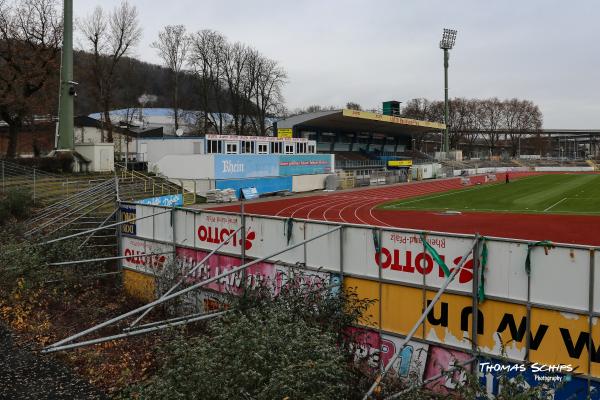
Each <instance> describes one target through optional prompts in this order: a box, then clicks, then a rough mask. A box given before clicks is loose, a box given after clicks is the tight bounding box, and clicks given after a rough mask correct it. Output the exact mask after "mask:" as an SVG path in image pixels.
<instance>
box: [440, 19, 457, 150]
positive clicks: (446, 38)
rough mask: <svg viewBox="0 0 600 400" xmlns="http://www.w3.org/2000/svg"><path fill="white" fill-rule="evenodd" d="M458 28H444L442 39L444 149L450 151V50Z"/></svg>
mask: <svg viewBox="0 0 600 400" xmlns="http://www.w3.org/2000/svg"><path fill="white" fill-rule="evenodd" d="M456 32H457V31H456V30H455V29H446V28H444V33H443V34H442V40H441V41H440V49H442V50H444V125H446V129H445V130H444V143H443V148H442V151H443V152H444V153H448V151H450V143H449V132H448V129H449V128H448V60H449V59H450V53H449V50H450V49H452V48H453V47H454V42H455V41H456Z"/></svg>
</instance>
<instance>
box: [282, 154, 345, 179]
mask: <svg viewBox="0 0 600 400" xmlns="http://www.w3.org/2000/svg"><path fill="white" fill-rule="evenodd" d="M333 170H334V166H333V164H332V163H331V155H330V154H296V155H282V156H279V173H280V174H281V175H282V176H289V175H313V174H327V173H330V172H331V171H333Z"/></svg>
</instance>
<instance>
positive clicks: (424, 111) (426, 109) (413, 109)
mask: <svg viewBox="0 0 600 400" xmlns="http://www.w3.org/2000/svg"><path fill="white" fill-rule="evenodd" d="M437 103H438V102H431V101H429V100H427V99H424V98H418V99H411V100H409V101H407V102H406V105H405V106H404V108H402V116H403V117H404V118H412V119H418V120H422V121H439V115H440V107H439V104H437ZM441 115H443V111H442V114H441ZM411 136H412V137H411V139H412V140H411V141H412V143H413V144H414V148H413V150H418V151H423V147H424V146H423V145H424V143H425V140H427V139H428V138H429V136H428V135H426V134H420V133H418V134H413V135H411Z"/></svg>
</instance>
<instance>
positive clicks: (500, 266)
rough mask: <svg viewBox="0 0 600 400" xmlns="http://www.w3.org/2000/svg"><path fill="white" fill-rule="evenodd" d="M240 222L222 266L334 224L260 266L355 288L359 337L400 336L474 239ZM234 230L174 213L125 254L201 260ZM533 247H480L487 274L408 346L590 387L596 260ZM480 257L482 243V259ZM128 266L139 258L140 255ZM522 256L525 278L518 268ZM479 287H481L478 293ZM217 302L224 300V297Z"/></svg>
mask: <svg viewBox="0 0 600 400" xmlns="http://www.w3.org/2000/svg"><path fill="white" fill-rule="evenodd" d="M123 207H127V208H128V210H130V211H129V212H130V213H131V208H132V207H135V214H136V215H137V217H138V218H139V217H140V216H145V215H152V214H156V213H157V211H159V210H158V209H162V207H160V206H148V205H140V204H137V205H132V204H123ZM245 221H246V225H245V227H246V229H245V232H246V236H245V241H244V240H242V237H241V234H239V233H238V234H236V235H234V237H233V239H232V240H231V241H230V242H229V243H228V244H226V245H224V246H223V248H222V249H221V251H220V256H219V257H234V258H235V257H242V255H243V257H247V258H250V259H257V258H261V257H265V256H267V255H269V254H271V253H272V252H273V251H275V250H277V249H282V248H285V247H287V246H289V245H292V244H294V243H299V242H301V241H302V240H303V239H305V238H308V237H314V236H316V235H318V234H319V233H323V232H326V231H328V230H330V229H331V228H332V227H333V226H339V225H341V226H342V229H341V230H339V231H337V232H333V233H331V234H329V235H327V236H325V237H322V238H320V239H318V240H315V241H314V242H311V243H309V244H305V245H302V246H300V247H297V248H294V249H292V250H289V251H287V252H285V253H283V254H280V255H279V256H277V260H272V261H271V260H267V261H266V262H267V263H271V264H275V265H277V267H275V269H277V268H284V267H290V266H294V265H297V264H300V265H301V266H302V267H303V268H306V269H307V270H309V271H313V272H319V273H323V274H329V276H337V275H340V276H341V278H342V279H343V282H344V286H345V287H356V288H357V291H358V293H359V295H360V296H362V297H366V298H370V299H376V300H379V301H378V302H377V304H375V305H373V306H372V307H371V309H370V310H368V311H367V313H366V314H367V315H371V317H370V318H369V319H368V320H365V321H364V326H365V327H369V328H371V329H375V330H376V331H377V332H378V333H379V334H380V335H390V336H393V337H399V338H401V337H402V336H403V335H406V333H407V332H408V330H409V329H410V328H411V327H412V326H413V325H414V323H415V322H416V321H417V320H418V318H419V317H420V315H421V312H422V310H423V309H425V308H426V307H427V305H428V304H429V303H428V302H429V301H430V300H431V299H432V297H433V295H434V294H435V292H436V290H437V289H438V288H439V287H441V285H442V284H443V283H444V281H445V274H446V272H445V268H447V269H449V270H450V271H452V269H453V268H454V267H456V265H457V263H458V262H459V260H460V257H461V256H462V254H463V253H464V252H465V250H466V249H468V248H469V246H470V245H471V243H472V242H473V238H474V236H473V235H462V234H449V233H439V232H435V233H427V234H426V235H424V236H423V235H421V232H418V231H414V230H408V229H395V228H386V229H383V228H379V227H370V226H363V225H352V224H337V223H330V222H324V221H310V220H288V219H285V218H278V217H270V216H257V215H247V216H246V217H245ZM241 224H242V218H241V216H240V215H239V214H237V213H226V212H214V211H200V210H193V209H175V210H173V211H172V215H170V214H169V213H165V214H159V215H156V216H155V217H153V218H147V219H143V220H138V221H136V222H135V230H134V231H135V232H136V233H135V235H136V237H133V238H132V237H130V236H125V237H124V238H123V245H122V248H123V249H127V248H128V244H131V243H132V242H131V241H138V243H137V246H138V248H141V249H143V251H145V252H146V254H148V253H151V252H158V250H160V249H161V247H160V246H166V247H167V248H171V249H172V248H173V246H175V247H176V248H177V254H178V255H181V254H184V255H185V254H200V255H201V254H205V252H207V251H210V250H212V249H215V248H216V247H217V246H219V244H221V243H222V242H223V241H224V239H225V238H226V237H228V236H229V235H230V234H231V233H232V232H234V231H235V230H237V229H238V228H239V227H240V226H241ZM539 239H540V240H542V239H544V238H539ZM424 240H425V241H426V243H427V246H426V245H425V241H424ZM532 244H533V242H528V241H523V240H514V239H504V238H486V240H485V247H486V251H487V264H486V265H485V269H484V270H483V273H482V274H481V273H480V272H481V271H480V262H481V260H480V259H479V258H478V257H473V256H471V257H470V258H469V259H467V262H466V264H465V266H464V268H463V270H461V271H460V273H459V274H458V275H457V278H456V279H455V280H454V281H453V282H452V283H451V284H450V286H449V287H448V290H447V291H446V292H445V293H444V294H443V295H442V297H441V298H440V301H439V302H438V303H437V304H436V305H435V306H434V307H433V309H432V311H431V312H430V313H429V314H428V315H427V318H426V319H425V321H424V322H423V324H422V326H421V327H420V328H419V330H418V331H417V333H416V335H415V337H414V339H413V341H415V342H417V343H419V344H423V345H425V344H427V345H429V350H431V348H432V346H438V347H439V346H441V347H445V348H447V349H454V351H458V352H459V353H464V354H465V355H467V356H468V357H473V356H475V355H477V354H478V353H477V352H476V350H477V349H478V350H480V351H481V354H483V356H487V357H491V358H497V357H499V356H502V355H503V352H504V353H505V355H506V356H507V357H508V359H509V360H511V361H512V362H515V363H522V362H527V361H529V362H537V363H541V364H565V365H572V366H573V367H576V368H577V371H578V372H579V373H583V374H584V375H585V376H587V377H589V378H590V379H600V339H598V338H599V337H600V324H598V318H600V274H598V273H594V272H595V262H596V261H595V260H596V258H597V257H595V253H596V250H597V249H596V248H594V247H590V246H580V245H572V244H554V247H552V248H545V247H539V246H532ZM153 246H154V247H153ZM242 246H244V248H243V251H242ZM482 246H484V242H481V243H480V244H479V249H481V248H482ZM426 248H427V249H426ZM478 251H479V250H478ZM474 254H479V253H477V252H475V253H474ZM135 255H136V256H137V257H141V259H142V260H143V259H144V258H143V254H138V253H135ZM528 255H529V257H530V261H531V263H530V264H531V270H530V273H528V272H527V270H526V268H525V260H526V258H527V257H528ZM190 257H191V256H190ZM188 258H189V257H188ZM192 258H193V259H197V258H198V256H193V257H192ZM138 260H139V259H138ZM224 260H225V261H223V260H221V262H219V263H215V264H212V265H213V266H214V267H216V266H217V264H218V265H228V264H227V263H229V264H231V265H233V261H232V260H230V259H228V258H225V259H224ZM159 261H160V260H159ZM153 262H156V261H155V260H153V259H150V260H149V261H146V264H144V263H139V262H138V263H137V264H136V263H129V264H128V261H127V260H126V261H125V262H124V263H123V264H124V266H125V267H127V268H128V269H131V270H136V271H140V272H143V273H149V271H148V265H150V266H151V265H153ZM209 265H210V263H209ZM272 274H273V272H272V271H271V272H269V271H268V269H267V268H266V267H265V268H263V269H262V270H261V272H256V271H254V272H251V275H252V276H254V277H256V276H272ZM480 276H481V277H483V278H484V283H483V284H482V285H480V280H481V279H480ZM261 279H262V278H261ZM234 286H235V285H234ZM213 291H215V292H217V293H219V292H220V289H218V288H213ZM473 327H475V329H473ZM380 347H381V346H380ZM382 362H383V361H382ZM424 376H425V375H424ZM432 376H433V375H432ZM594 384H595V383H594ZM586 387H587V386H586ZM557 398H559V397H557Z"/></svg>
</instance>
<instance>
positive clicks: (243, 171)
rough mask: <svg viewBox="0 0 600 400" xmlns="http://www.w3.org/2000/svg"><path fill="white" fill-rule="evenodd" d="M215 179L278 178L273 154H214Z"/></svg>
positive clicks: (276, 162)
mask: <svg viewBox="0 0 600 400" xmlns="http://www.w3.org/2000/svg"><path fill="white" fill-rule="evenodd" d="M214 160H215V161H214V162H215V179H237V178H259V177H266V176H279V156H277V155H275V154H261V155H255V154H247V155H246V154H215V158H214Z"/></svg>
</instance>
